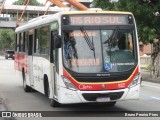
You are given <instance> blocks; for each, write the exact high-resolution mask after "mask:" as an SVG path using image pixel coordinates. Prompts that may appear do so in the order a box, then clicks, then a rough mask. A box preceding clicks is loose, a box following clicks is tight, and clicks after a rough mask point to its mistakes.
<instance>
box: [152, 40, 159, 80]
mask: <svg viewBox="0 0 160 120" xmlns="http://www.w3.org/2000/svg"><path fill="white" fill-rule="evenodd" d="M158 77H160V42H158V43H157V52H154V53H153V54H152V78H153V79H154V78H158Z"/></svg>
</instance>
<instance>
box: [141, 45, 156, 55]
mask: <svg viewBox="0 0 160 120" xmlns="http://www.w3.org/2000/svg"><path fill="white" fill-rule="evenodd" d="M139 50H140V56H143V55H151V54H152V52H153V45H152V44H147V45H145V44H143V43H142V42H139Z"/></svg>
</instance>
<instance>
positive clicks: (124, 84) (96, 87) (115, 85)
mask: <svg viewBox="0 0 160 120" xmlns="http://www.w3.org/2000/svg"><path fill="white" fill-rule="evenodd" d="M138 73H139V70H138V67H136V69H135V70H134V72H133V73H132V75H131V76H130V77H129V78H128V79H127V80H123V81H117V82H110V83H109V82H108V83H107V82H104V83H84V82H83V83H81V82H77V81H76V80H75V79H74V78H73V77H72V76H71V75H70V74H69V73H68V72H67V71H66V70H65V69H63V75H64V76H65V77H66V78H68V79H69V80H70V81H71V82H72V83H73V84H74V85H75V86H76V87H77V88H78V89H79V90H81V91H100V90H101V91H102V90H118V89H124V88H128V86H129V84H130V83H131V81H132V80H133V78H134V77H135V76H136V75H137V74H138Z"/></svg>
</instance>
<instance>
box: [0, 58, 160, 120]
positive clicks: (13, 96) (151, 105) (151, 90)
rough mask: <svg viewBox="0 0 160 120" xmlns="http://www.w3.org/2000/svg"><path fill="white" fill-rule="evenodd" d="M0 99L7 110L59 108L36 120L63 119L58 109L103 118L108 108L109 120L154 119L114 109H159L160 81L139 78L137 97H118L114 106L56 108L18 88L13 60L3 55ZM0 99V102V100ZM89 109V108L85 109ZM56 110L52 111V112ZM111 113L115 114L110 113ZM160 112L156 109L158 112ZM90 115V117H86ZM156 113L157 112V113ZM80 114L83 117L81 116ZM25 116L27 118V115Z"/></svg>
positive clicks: (78, 115) (19, 85)
mask: <svg viewBox="0 0 160 120" xmlns="http://www.w3.org/2000/svg"><path fill="white" fill-rule="evenodd" d="M0 100H1V101H2V100H3V103H4V104H5V105H6V108H7V110H9V111H59V112H58V114H59V115H58V117H54V118H49V117H48V118H41V119H40V118H39V119H38V120H51V119H52V120H53V119H57V120H60V119H61V120H63V119H64V120H66V117H65V116H63V112H62V111H85V112H84V113H87V115H88V117H86V114H85V117H84V116H83V115H84V113H78V114H77V113H76V112H73V113H72V112H71V116H72V114H73V116H74V115H75V114H77V117H76V116H75V117H76V118H75V117H67V119H70V120H72V119H73V120H75V119H76V120H81V119H84V120H90V119H92V120H93V119H95V120H97V119H103V120H106V119H108V118H107V115H106V113H108V112H112V113H113V114H112V115H113V116H115V117H111V118H110V119H111V120H112V119H113V120H114V119H115V120H116V119H118V120H121V119H123V120H143V119H145V120H146V119H148V120H152V119H154V120H156V119H157V120H158V119H160V117H123V118H122V117H117V116H116V115H117V114H118V113H117V111H125V113H128V112H132V111H142V112H143V111H150V112H153V111H160V84H157V83H150V82H145V81H143V82H142V86H141V93H140V99H139V100H130V101H121V102H117V104H116V105H115V106H114V107H108V106H106V105H87V104H76V105H63V106H61V107H59V108H52V107H50V105H49V101H48V99H47V98H46V97H45V96H44V95H42V94H40V93H38V92H31V93H25V92H24V91H23V88H22V81H21V80H19V79H17V78H16V72H15V70H14V61H13V60H12V59H9V60H5V59H4V57H0ZM1 101H0V102H1ZM89 111H93V112H89ZM54 113H55V114H56V112H53V114H54ZM114 113H115V114H114ZM93 114H94V116H93ZM159 114H160V112H159ZM90 116H93V117H90ZM159 116H160V115H159ZM82 117H83V118H82ZM0 120H1V118H0ZM16 120H25V118H16ZM27 120H28V118H27ZM29 120H37V118H29Z"/></svg>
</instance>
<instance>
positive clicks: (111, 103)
mask: <svg viewBox="0 0 160 120" xmlns="http://www.w3.org/2000/svg"><path fill="white" fill-rule="evenodd" d="M115 104H116V101H115V102H108V103H107V106H110V107H113V106H115Z"/></svg>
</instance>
